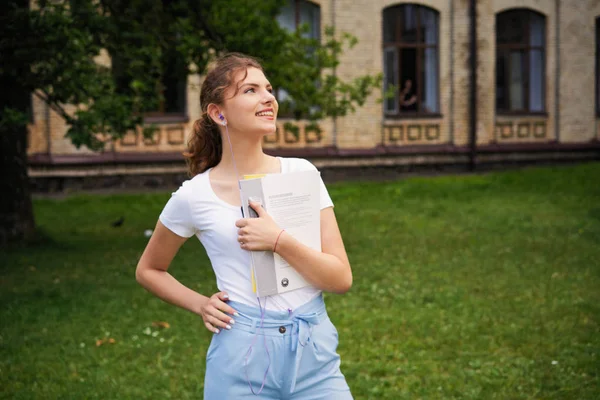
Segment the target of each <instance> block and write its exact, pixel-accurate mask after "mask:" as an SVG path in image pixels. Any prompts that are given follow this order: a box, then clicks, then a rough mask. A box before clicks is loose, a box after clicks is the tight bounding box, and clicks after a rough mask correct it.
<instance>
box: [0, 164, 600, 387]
mask: <svg viewBox="0 0 600 400" xmlns="http://www.w3.org/2000/svg"><path fill="white" fill-rule="evenodd" d="M598 177H600V164H598V163H593V164H584V165H579V166H574V167H561V168H535V169H533V168H532V169H527V170H521V171H511V172H503V173H491V174H485V175H474V176H445V177H438V178H414V179H408V180H403V181H398V182H394V183H360V184H355V183H340V184H334V185H330V186H329V190H330V194H331V197H332V198H333V200H334V203H335V204H336V214H337V217H338V221H339V224H340V228H341V230H342V233H343V236H344V240H345V243H346V248H347V250H348V254H349V257H350V260H351V262H352V266H353V272H354V286H353V288H352V290H351V292H349V293H348V294H346V295H343V296H336V295H327V304H328V309H329V312H330V315H331V318H332V320H333V321H334V322H335V323H336V326H337V327H338V330H339V332H340V347H339V352H340V353H341V355H342V371H343V372H344V374H345V375H346V377H347V379H348V382H349V384H350V386H351V388H352V391H353V394H354V397H355V398H356V399H595V398H599V397H600V385H599V384H600V376H599V374H600V361H599V353H600V290H599V288H600V181H599V180H598ZM168 197H169V193H160V194H141V195H111V196H89V195H78V196H73V197H69V198H66V199H61V200H50V199H38V200H36V201H35V211H36V217H37V222H38V225H39V227H40V229H41V231H42V235H41V237H42V238H43V239H41V240H39V241H38V242H37V243H36V244H34V245H32V246H29V247H14V248H10V249H8V250H5V251H4V252H2V253H0V274H1V281H0V301H1V302H2V309H1V311H0V319H1V321H2V322H1V327H0V396H1V397H2V398H11V399H30V398H74V399H75V398H77V399H79V398H81V399H83V398H85V399H127V398H132V399H133V398H135V399H142V398H174V399H192V398H194V399H196V398H200V397H201V396H202V390H203V379H204V357H205V353H206V349H207V347H208V344H209V340H210V335H211V334H210V333H209V332H208V331H206V330H205V329H204V327H203V325H202V320H201V319H200V318H199V317H196V316H194V315H192V314H190V313H188V312H186V311H183V310H180V309H176V308H174V307H173V306H170V305H168V304H165V303H163V302H161V301H160V300H158V299H156V298H154V297H153V296H151V295H150V294H149V293H147V292H146V291H144V289H142V288H141V287H140V286H139V285H138V284H137V283H136V282H135V278H134V269H135V265H136V263H137V260H138V258H139V256H140V255H141V252H142V251H143V248H144V246H145V243H146V241H147V239H146V238H145V237H144V235H143V232H144V230H145V229H148V228H152V227H153V225H154V223H155V221H156V218H157V216H158V214H159V213H160V210H161V209H162V207H163V206H164V204H165V203H166V201H167V199H168ZM121 216H124V217H125V222H124V223H123V225H122V226H121V227H119V228H114V227H112V226H111V222H112V221H115V220H117V219H119V218H120V217H121ZM170 271H171V272H172V273H173V275H175V277H176V278H178V279H179V280H180V281H182V282H183V283H184V284H186V285H188V286H189V287H191V288H193V289H194V290H197V291H199V292H201V293H213V292H214V291H215V290H216V288H215V283H214V274H213V273H212V270H211V268H210V264H209V262H208V259H207V257H206V254H205V253H204V250H203V248H202V246H201V245H200V244H199V243H198V242H197V241H196V240H195V239H194V240H190V241H188V242H187V243H186V244H185V245H184V248H183V249H182V250H181V251H180V253H179V254H178V255H177V257H176V259H175V260H174V263H173V265H172V267H171V270H170ZM158 321H166V322H168V323H169V325H170V327H169V328H160V327H157V326H153V325H152V323H153V322H158ZM109 338H112V339H114V343H108V342H104V343H102V345H100V346H97V345H96V342H97V340H103V339H109Z"/></svg>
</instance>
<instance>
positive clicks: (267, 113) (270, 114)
mask: <svg viewBox="0 0 600 400" xmlns="http://www.w3.org/2000/svg"><path fill="white" fill-rule="evenodd" d="M274 115H275V114H274V113H273V111H260V112H257V113H256V116H257V117H273V116H274Z"/></svg>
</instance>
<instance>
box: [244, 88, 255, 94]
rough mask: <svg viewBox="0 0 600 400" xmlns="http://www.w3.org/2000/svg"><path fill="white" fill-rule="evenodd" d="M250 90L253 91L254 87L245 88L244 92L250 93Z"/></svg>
mask: <svg viewBox="0 0 600 400" xmlns="http://www.w3.org/2000/svg"><path fill="white" fill-rule="evenodd" d="M250 91H252V92H254V88H250V89H247V90H246V91H245V92H244V93H250Z"/></svg>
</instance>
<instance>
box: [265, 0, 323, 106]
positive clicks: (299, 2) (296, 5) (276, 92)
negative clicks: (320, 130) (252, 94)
mask: <svg viewBox="0 0 600 400" xmlns="http://www.w3.org/2000/svg"><path fill="white" fill-rule="evenodd" d="M289 1H290V2H293V3H294V4H293V8H292V9H293V10H294V32H296V31H298V28H299V27H300V25H302V23H301V22H300V10H301V7H302V4H303V3H306V4H308V5H310V6H312V7H316V8H317V9H318V10H319V26H318V27H317V29H316V32H317V37H311V39H314V40H318V41H319V43H321V19H322V17H321V5H320V4H318V3H315V2H313V1H310V0H289ZM282 28H283V27H282ZM283 29H286V28H283ZM310 32H313V30H312V29H311V30H310ZM280 90H285V88H280V87H276V88H275V89H274V93H273V94H274V95H275V99H276V100H277V102H279V101H280V96H281V94H280ZM279 117H281V118H294V112H293V110H290V111H289V112H286V113H280V115H279Z"/></svg>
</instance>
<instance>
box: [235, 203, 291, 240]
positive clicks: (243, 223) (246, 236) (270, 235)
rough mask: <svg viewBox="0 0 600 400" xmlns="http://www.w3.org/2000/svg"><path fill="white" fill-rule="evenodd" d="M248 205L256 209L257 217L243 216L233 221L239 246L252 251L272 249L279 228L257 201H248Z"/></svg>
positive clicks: (279, 230)
mask: <svg viewBox="0 0 600 400" xmlns="http://www.w3.org/2000/svg"><path fill="white" fill-rule="evenodd" d="M250 207H252V208H253V209H254V211H256V214H258V218H243V219H240V220H237V221H236V223H235V226H237V227H238V228H239V229H238V242H239V243H240V247H241V248H242V249H245V250H252V251H267V250H268V251H273V247H274V246H275V241H276V240H277V236H279V233H280V232H281V228H280V227H279V226H277V224H276V223H275V221H274V220H273V218H272V217H271V216H270V215H269V214H268V213H267V212H266V211H265V209H264V208H262V207H261V205H260V204H259V203H255V202H250Z"/></svg>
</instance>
